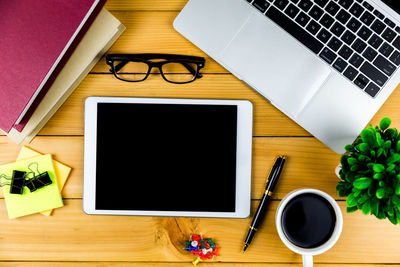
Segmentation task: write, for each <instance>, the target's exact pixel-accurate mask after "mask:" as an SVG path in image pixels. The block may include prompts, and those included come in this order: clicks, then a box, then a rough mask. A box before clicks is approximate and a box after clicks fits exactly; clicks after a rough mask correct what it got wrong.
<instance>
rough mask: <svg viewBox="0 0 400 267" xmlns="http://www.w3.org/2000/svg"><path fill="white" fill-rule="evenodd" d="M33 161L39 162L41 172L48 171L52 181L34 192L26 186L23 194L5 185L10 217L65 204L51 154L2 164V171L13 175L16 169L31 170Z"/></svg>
mask: <svg viewBox="0 0 400 267" xmlns="http://www.w3.org/2000/svg"><path fill="white" fill-rule="evenodd" d="M32 162H36V163H37V165H38V169H39V171H40V172H45V171H47V172H48V174H49V177H50V179H51V181H52V183H51V184H50V185H47V186H45V187H43V188H40V189H38V190H36V191H34V192H30V190H29V189H28V188H27V187H26V186H24V188H23V194H22V195H19V194H10V186H9V185H4V187H3V193H4V199H5V202H6V207H7V212H8V217H9V218H10V219H13V218H17V217H21V216H25V215H29V214H33V213H37V212H41V211H46V210H50V209H55V208H59V207H62V206H64V204H63V201H62V198H61V194H60V189H59V188H58V184H57V179H56V174H55V170H54V167H53V160H52V158H51V155H50V154H48V155H43V156H39V157H35V158H33V159H27V160H21V161H17V162H14V163H10V164H6V165H2V166H0V173H1V174H5V175H6V176H8V177H11V176H12V173H13V171H14V170H19V171H26V172H29V169H28V165H29V164H30V163H32ZM33 168H35V167H33Z"/></svg>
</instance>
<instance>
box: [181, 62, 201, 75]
mask: <svg viewBox="0 0 400 267" xmlns="http://www.w3.org/2000/svg"><path fill="white" fill-rule="evenodd" d="M181 63H182V65H183V66H184V67H185V68H186V69H187V70H188V71H190V73H191V74H193V75H196V71H195V70H194V69H193V68H192V67H191V66H190V65H189V64H187V63H186V62H181ZM201 77H203V75H201V74H200V73H197V78H201Z"/></svg>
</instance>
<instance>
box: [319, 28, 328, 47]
mask: <svg viewBox="0 0 400 267" xmlns="http://www.w3.org/2000/svg"><path fill="white" fill-rule="evenodd" d="M331 36H332V34H331V33H330V32H328V31H327V30H326V29H322V30H320V32H319V33H318V35H317V38H318V40H320V41H321V42H323V43H324V44H325V43H326V42H328V40H329V38H331Z"/></svg>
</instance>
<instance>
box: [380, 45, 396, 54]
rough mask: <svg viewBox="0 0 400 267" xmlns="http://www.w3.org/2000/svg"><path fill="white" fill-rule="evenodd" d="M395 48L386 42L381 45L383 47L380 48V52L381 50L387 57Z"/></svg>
mask: <svg viewBox="0 0 400 267" xmlns="http://www.w3.org/2000/svg"><path fill="white" fill-rule="evenodd" d="M393 50H394V48H393V47H392V46H391V45H389V44H388V43H386V42H385V43H384V44H383V45H382V46H381V48H379V52H381V53H382V55H384V56H385V57H388V56H390V54H391V53H392V52H393Z"/></svg>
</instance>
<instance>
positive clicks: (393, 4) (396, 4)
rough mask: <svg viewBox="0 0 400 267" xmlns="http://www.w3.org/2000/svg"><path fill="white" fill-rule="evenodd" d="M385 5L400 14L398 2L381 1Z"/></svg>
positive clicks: (399, 2) (391, 0)
mask: <svg viewBox="0 0 400 267" xmlns="http://www.w3.org/2000/svg"><path fill="white" fill-rule="evenodd" d="M382 2H384V3H385V4H386V5H388V6H390V7H391V8H393V9H394V11H396V12H397V13H399V14H400V1H399V0H382Z"/></svg>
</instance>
